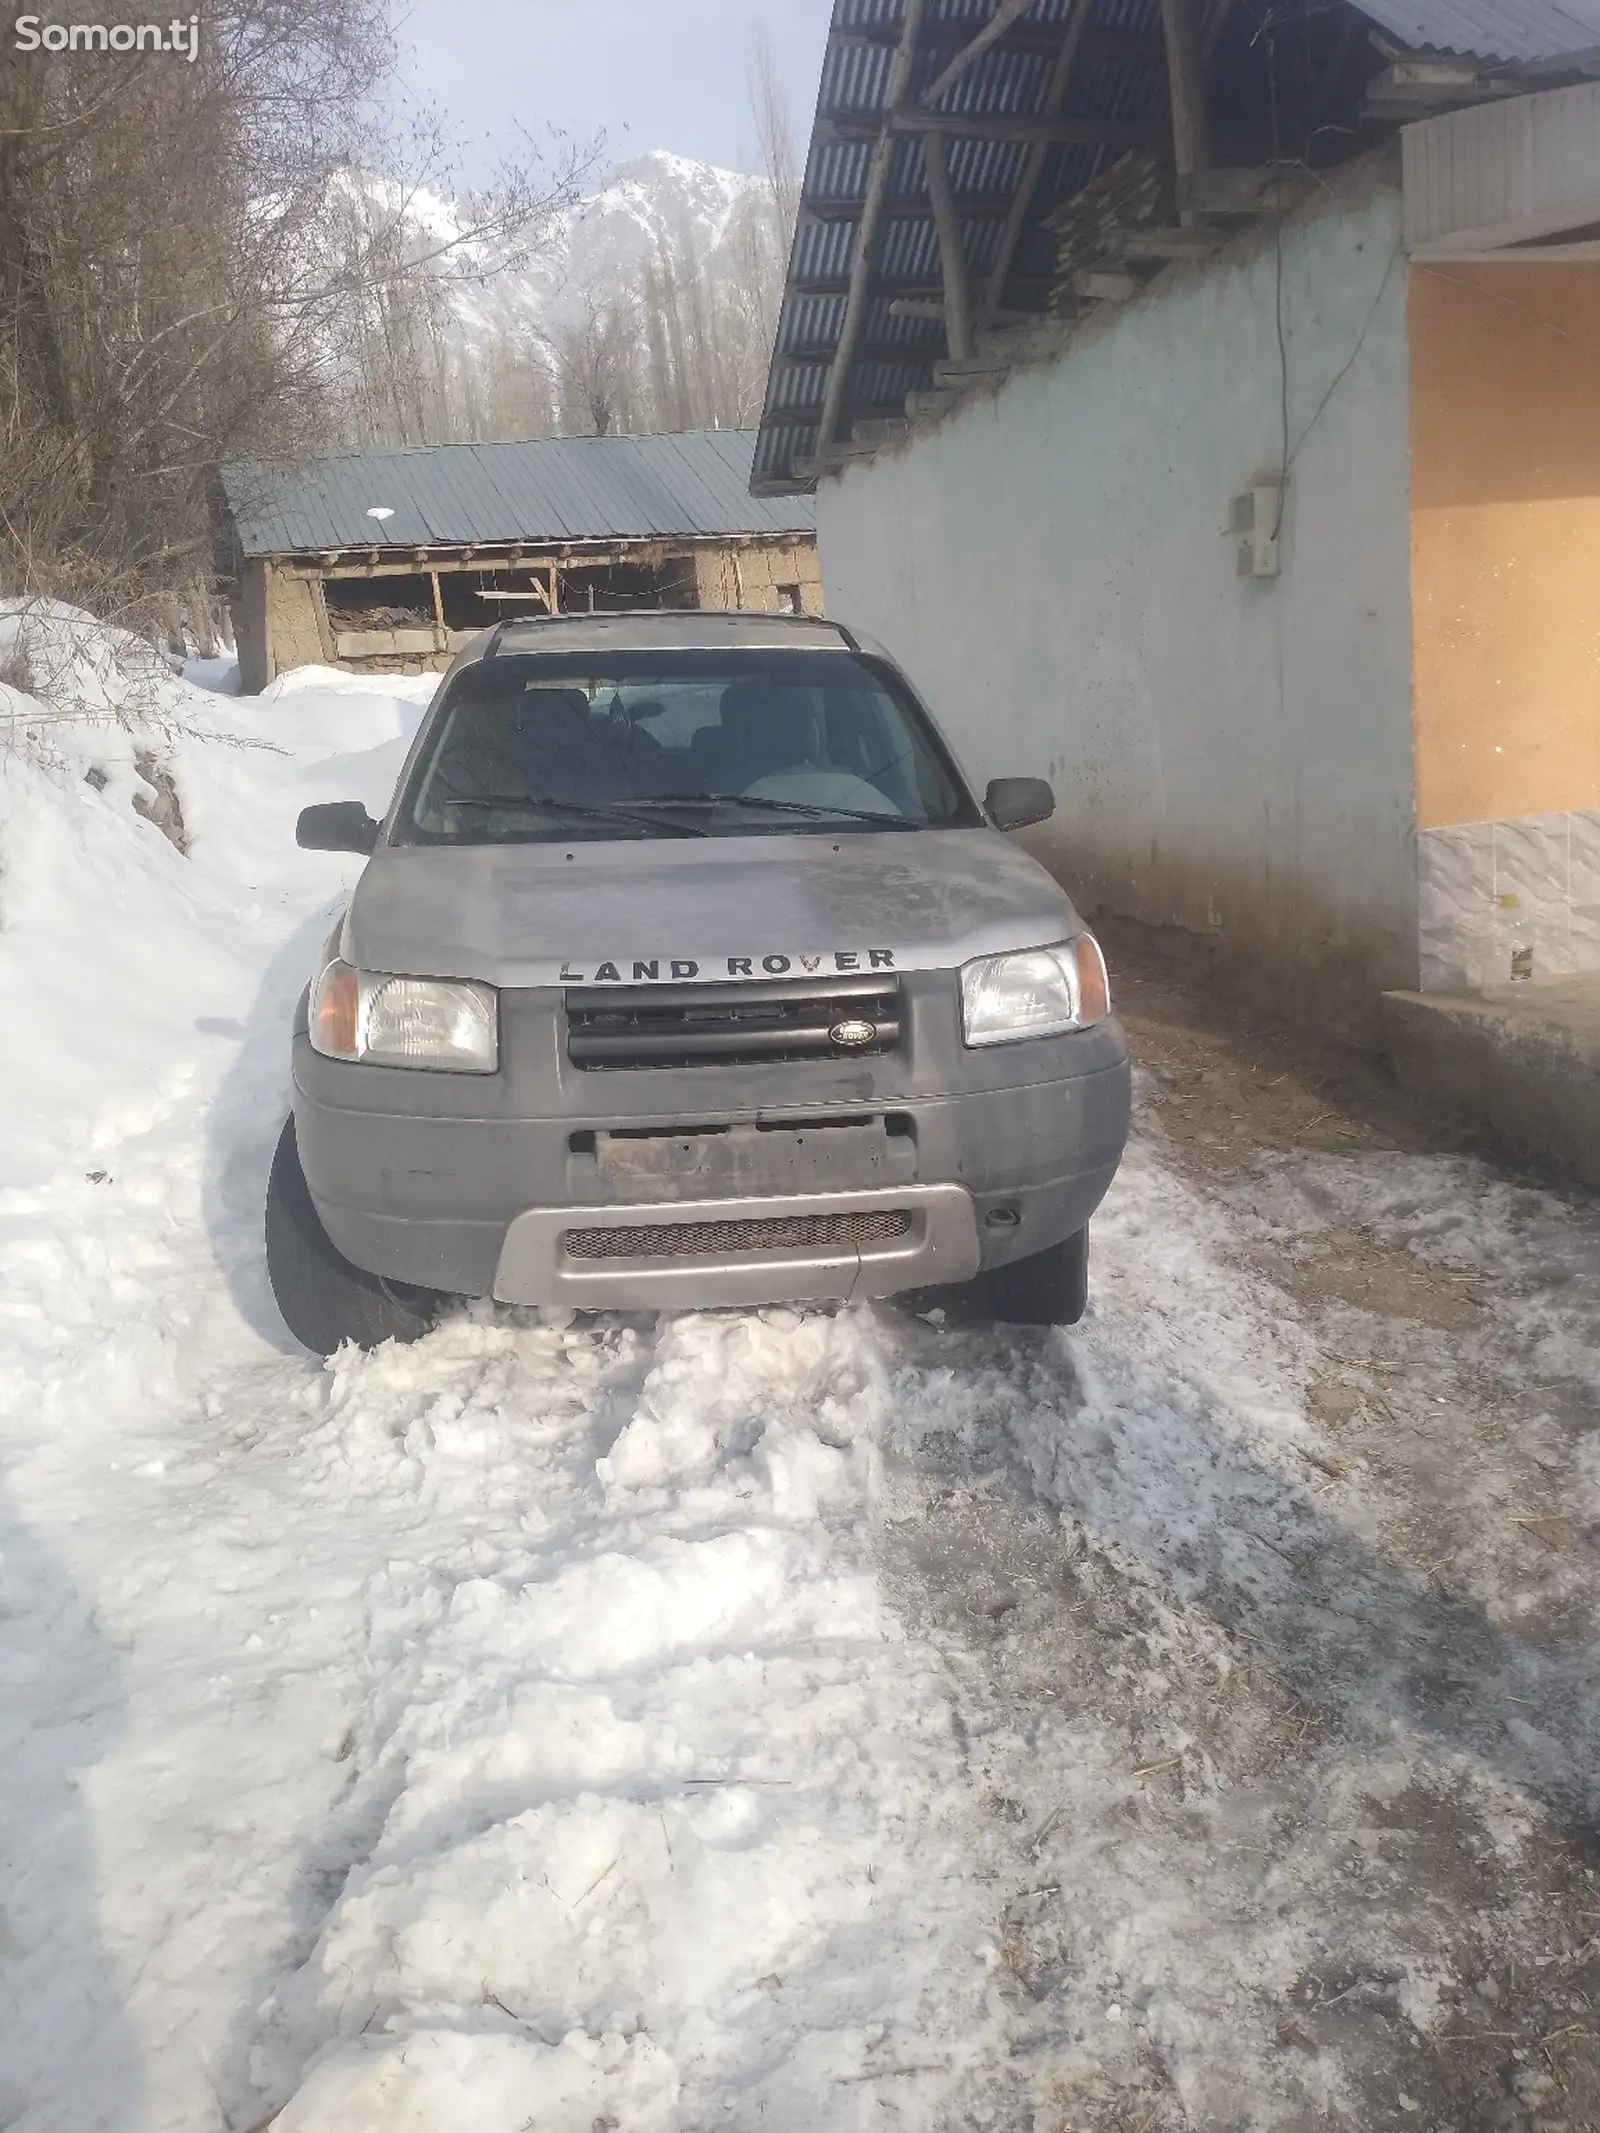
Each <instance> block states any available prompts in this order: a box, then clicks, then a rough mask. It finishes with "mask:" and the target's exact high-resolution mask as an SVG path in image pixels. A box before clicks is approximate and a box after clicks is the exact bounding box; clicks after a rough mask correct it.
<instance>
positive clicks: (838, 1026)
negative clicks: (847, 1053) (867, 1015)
mask: <svg viewBox="0 0 1600 2133" xmlns="http://www.w3.org/2000/svg"><path fill="white" fill-rule="evenodd" d="M877 1034H878V1025H877V1023H876V1022H866V1021H863V1020H861V1019H860V1018H859V1017H857V1016H851V1018H850V1019H849V1020H848V1021H846V1022H836V1023H835V1024H834V1025H833V1027H832V1029H831V1030H829V1032H828V1042H829V1043H830V1044H837V1045H841V1046H844V1047H847V1048H848V1049H849V1050H851V1051H856V1050H858V1049H859V1048H860V1047H861V1046H862V1045H863V1044H871V1043H872V1042H873V1040H874V1039H875V1038H876V1036H877Z"/></svg>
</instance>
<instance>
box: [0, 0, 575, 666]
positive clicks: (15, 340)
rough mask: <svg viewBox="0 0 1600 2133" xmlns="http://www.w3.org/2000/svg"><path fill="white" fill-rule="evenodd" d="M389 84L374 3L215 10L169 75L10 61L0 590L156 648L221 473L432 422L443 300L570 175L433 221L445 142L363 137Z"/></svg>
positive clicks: (161, 69) (554, 201)
mask: <svg viewBox="0 0 1600 2133" xmlns="http://www.w3.org/2000/svg"><path fill="white" fill-rule="evenodd" d="M392 64H393V45H392V39H391V36H390V26H389V21H388V13H387V6H386V0H221V4H220V5H219V6H218V7H217V9H216V10H215V12H213V13H211V14H208V15H207V17H206V18H205V20H204V22H203V24H202V29H201V45H200V53H199V57H198V58H197V59H196V60H195V61H194V62H193V63H190V62H189V61H188V60H187V59H186V58H184V57H181V56H179V55H175V54H170V53H161V54H157V53H152V52H149V51H144V52H134V53H131V54H127V55H116V56H114V57H113V56H112V55H110V54H105V53H96V52H87V51H68V52H64V53H58V54H52V53H45V52H37V53H30V54H20V53H13V54H11V55H8V59H7V63H6V65H5V67H4V68H3V69H0V592H3V593H7V594H13V595H15V594H24V595H25V594H32V593H50V594H55V595H60V596H63V597H66V598H70V599H75V600H77V601H79V602H80V603H81V604H84V605H88V606H91V607H94V608H95V609H96V611H98V612H102V613H115V614H119V615H121V616H122V617H124V618H125V619H129V620H136V621H139V622H141V623H143V624H146V625H149V626H153V624H154V622H155V620H156V618H157V611H158V609H159V603H160V600H161V598H162V596H163V595H164V594H165V593H166V592H167V590H168V589H169V588H171V587H173V586H174V585H178V584H182V583H186V582H194V581H196V580H199V579H201V578H203V577H205V576H207V575H209V554H208V548H209V525H208V509H207V504H208V495H209V491H210V486H211V482H212V478H213V472H214V469H215V466H216V465H217V463H218V462H219V461H220V460H223V459H227V458H234V457H240V456H252V455H257V456H270V455H273V454H276V453H280V452H303V451H304V450H305V449H306V448H307V447H308V446H310V445H314V444H316V443H318V442H322V441H332V440H334V439H336V438H337V437H339V436H340V435H341V434H349V433H350V431H351V430H352V428H353V429H355V430H356V431H357V432H358V433H359V431H360V430H361V429H362V428H363V427H365V429H366V431H367V433H369V434H376V433H378V432H379V431H383V432H386V433H392V432H394V431H398V432H399V433H400V434H405V435H418V436H427V435H430V434H434V433H435V432H436V431H437V429H438V427H439V425H440V423H441V422H442V421H444V420H445V419H446V415H447V405H446V403H447V398H448V395H447V393H446V392H445V390H444V388H445V385H446V383H447V380H446V376H445V372H446V368H447V366H446V363H445V356H444V332H443V326H444V318H443V311H442V309H441V303H442V294H443V292H444V290H445V289H446V288H447V286H448V284H449V282H450V280H451V278H452V277H453V276H461V277H465V276H467V275H478V274H482V273H483V272H485V271H489V270H492V269H493V268H494V267H495V266H497V265H499V264H501V263H504V262H508V261H514V260H515V259H516V258H517V257H518V256H519V255H520V253H521V252H523V251H525V249H526V247H527V246H528V245H529V244H530V243H536V242H537V241H538V240H539V238H540V236H541V234H542V233H543V231H544V230H545V229H546V228H547V227H548V224H549V221H550V218H551V216H552V215H553V214H554V213H555V212H556V211H558V210H559V209H560V208H562V207H563V206H565V205H566V203H567V202H568V201H569V200H570V199H571V198H572V197H573V194H574V191H575V183H574V181H575V179H576V178H577V177H578V176H580V175H581V174H582V172H583V171H584V169H586V167H587V158H586V156H585V155H584V154H583V153H581V152H574V151H572V150H570V149H560V148H558V150H557V151H556V153H555V155H554V157H553V158H552V159H551V160H549V161H547V162H544V163H541V162H539V161H537V160H536V159H534V158H531V157H529V158H525V159H523V160H521V161H520V162H518V163H515V164H513V165H511V166H509V167H508V168H507V169H506V170H504V171H503V172H501V173H500V174H499V176H498V179H497V183H496V184H495V186H494V187H493V188H491V189H490V190H489V191H487V192H486V193H484V194H482V195H478V196H468V197H466V198H464V199H460V200H456V201H455V202H454V203H453V205H452V211H451V213H450V215H449V216H448V217H443V218H441V217H440V216H439V215H438V214H437V213H435V212H432V210H434V209H435V208H436V206H437V202H438V199H439V198H440V197H447V196H448V195H449V193H450V190H451V188H450V182H449V170H448V142H447V140H446V137H445V136H444V134H443V131H442V129H441V128H440V127H439V126H438V125H437V124H436V123H435V122H434V121H433V120H432V119H430V118H429V117H428V116H427V115H426V114H423V115H421V117H419V118H418V119H417V120H416V121H415V122H414V123H413V125H412V127H411V129H410V131H409V133H408V134H407V135H406V136H404V137H397V136H396V135H395V134H394V132H393V131H392V130H390V129H388V128H386V127H385V126H384V124H383V123H382V122H381V120H380V117H379V112H378V108H377V103H376V90H377V89H378V88H380V87H381V86H382V85H383V84H384V83H385V82H386V81H387V79H388V77H389V74H390V71H391V68H392ZM424 208H426V209H428V210H429V212H426V213H424V212H422V211H421V210H423V209H424Z"/></svg>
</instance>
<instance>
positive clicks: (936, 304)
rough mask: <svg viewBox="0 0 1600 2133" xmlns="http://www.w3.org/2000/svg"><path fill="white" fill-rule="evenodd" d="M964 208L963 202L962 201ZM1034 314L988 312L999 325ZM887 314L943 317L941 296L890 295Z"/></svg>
mask: <svg viewBox="0 0 1600 2133" xmlns="http://www.w3.org/2000/svg"><path fill="white" fill-rule="evenodd" d="M964 208H965V203H964V202H963V209H964ZM1035 315H1036V314H1035V313H1033V312H1032V311H991V312H990V314H989V316H990V318H991V319H993V320H994V322H995V323H996V324H997V325H1001V326H1020V325H1022V324H1023V322H1024V321H1025V320H1027V319H1031V318H1033V317H1034V316H1035ZM889 316H890V317H891V318H935V319H943V317H944V302H943V299H942V298H940V297H934V296H892V297H891V298H890V299H889ZM904 345H905V344H904V343H903V342H894V343H892V344H891V343H889V342H885V344H884V346H885V347H886V348H888V347H890V346H894V347H901V346H904Z"/></svg>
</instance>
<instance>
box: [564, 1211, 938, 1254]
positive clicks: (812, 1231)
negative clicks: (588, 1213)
mask: <svg viewBox="0 0 1600 2133" xmlns="http://www.w3.org/2000/svg"><path fill="white" fill-rule="evenodd" d="M910 1228H911V1217H910V1215H909V1214H908V1213H907V1212H906V1210H905V1209H904V1208H903V1207H894V1208H887V1209H884V1210H883V1211H881V1212H878V1211H874V1212H872V1213H864V1214H838V1215H769V1216H758V1217H756V1218H754V1219H752V1220H750V1221H744V1222H650V1223H638V1224H636V1225H635V1226H634V1227H633V1228H631V1229H569V1230H568V1231H567V1235H566V1248H567V1257H568V1258H569V1259H731V1258H734V1257H736V1256H738V1255H739V1254H742V1253H747V1252H841V1251H859V1250H862V1249H864V1248H865V1247H866V1246H867V1245H869V1244H885V1243H888V1242H889V1241H890V1239H892V1238H895V1237H903V1236H905V1235H906V1233H907V1232H908V1231H909V1229H910Z"/></svg>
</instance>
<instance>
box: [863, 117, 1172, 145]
mask: <svg viewBox="0 0 1600 2133" xmlns="http://www.w3.org/2000/svg"><path fill="white" fill-rule="evenodd" d="M888 130H889V131H890V132H891V133H919V134H921V133H953V134H955V135H956V136H957V137H958V138H959V139H961V140H967V141H1029V142H1031V141H1043V142H1044V143H1045V144H1046V145H1047V146H1061V145H1065V146H1068V147H1074V148H1084V147H1087V148H1148V147H1150V146H1151V145H1152V144H1153V143H1154V142H1155V141H1156V140H1157V138H1158V136H1157V134H1156V133H1155V132H1154V130H1153V129H1152V128H1151V127H1149V126H1141V125H1139V124H1137V123H1136V122H1129V121H1126V120H1120V119H1064V118H1054V117H1046V116H1045V115H1044V114H1043V113H1040V114H1039V115H1038V116H1033V115H1031V114H1029V113H1024V112H1018V113H1001V114H998V115H995V116H991V115H989V114H987V113H983V112H965V111H918V110H911V111H896V112H895V113H894V114H893V115H892V117H891V118H890V119H889V121H888Z"/></svg>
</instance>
